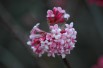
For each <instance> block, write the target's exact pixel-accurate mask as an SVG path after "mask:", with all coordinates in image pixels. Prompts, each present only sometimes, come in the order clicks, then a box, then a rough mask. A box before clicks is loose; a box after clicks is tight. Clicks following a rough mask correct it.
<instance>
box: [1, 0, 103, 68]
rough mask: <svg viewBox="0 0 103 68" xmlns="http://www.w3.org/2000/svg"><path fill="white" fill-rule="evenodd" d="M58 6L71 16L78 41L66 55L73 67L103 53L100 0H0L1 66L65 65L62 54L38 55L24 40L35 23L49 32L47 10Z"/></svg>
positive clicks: (85, 65)
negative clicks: (60, 55)
mask: <svg viewBox="0 0 103 68" xmlns="http://www.w3.org/2000/svg"><path fill="white" fill-rule="evenodd" d="M54 6H60V7H62V8H63V9H65V10H66V12H67V13H69V14H70V15H71V17H70V19H69V21H68V22H67V23H70V22H71V21H73V22H74V28H75V29H76V30H77V32H78V35H77V41H78V42H77V43H76V47H75V48H74V50H73V51H71V54H70V55H67V56H66V58H67V60H68V61H69V62H70V65H71V67H72V68H91V67H92V66H93V65H95V64H96V63H97V59H98V58H99V57H100V56H102V55H103V1H102V0H0V68H66V66H65V65H64V63H63V62H62V59H61V57H59V56H56V58H52V57H47V56H46V55H43V57H42V58H38V57H37V56H36V55H35V54H33V52H32V50H31V49H30V47H29V46H27V44H26V42H27V40H28V36H29V32H30V30H31V29H32V27H33V26H34V25H35V24H36V23H38V22H39V23H40V24H41V25H40V28H41V29H43V30H45V31H48V30H49V28H48V25H47V20H46V14H47V13H46V12H47V10H48V9H52V8H53V7H54Z"/></svg>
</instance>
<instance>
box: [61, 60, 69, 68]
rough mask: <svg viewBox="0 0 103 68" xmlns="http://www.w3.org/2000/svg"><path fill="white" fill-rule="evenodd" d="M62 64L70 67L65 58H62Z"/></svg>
mask: <svg viewBox="0 0 103 68" xmlns="http://www.w3.org/2000/svg"><path fill="white" fill-rule="evenodd" d="M62 60H63V62H64V64H65V65H66V66H67V68H71V66H70V63H69V62H68V61H67V59H66V58H64V59H62Z"/></svg>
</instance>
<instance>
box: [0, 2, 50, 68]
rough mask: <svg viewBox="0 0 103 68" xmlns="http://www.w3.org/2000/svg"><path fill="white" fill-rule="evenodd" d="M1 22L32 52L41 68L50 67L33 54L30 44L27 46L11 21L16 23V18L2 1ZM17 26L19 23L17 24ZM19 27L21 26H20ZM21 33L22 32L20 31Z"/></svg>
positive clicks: (0, 9) (0, 7)
mask: <svg viewBox="0 0 103 68" xmlns="http://www.w3.org/2000/svg"><path fill="white" fill-rule="evenodd" d="M0 21H1V22H0V24H1V25H2V26H3V27H5V29H7V30H8V31H9V32H10V33H11V35H12V36H13V37H14V38H15V39H16V40H17V41H18V42H20V43H21V45H23V46H24V47H25V48H26V49H27V50H28V51H29V53H31V55H32V56H33V57H34V58H35V59H36V62H37V64H38V66H39V67H41V68H48V67H49V66H48V65H47V64H43V65H42V64H40V62H43V63H45V61H44V60H43V59H41V60H39V59H38V58H37V57H36V56H34V55H33V52H32V51H31V49H30V48H29V46H27V45H26V44H25V41H24V40H23V39H21V38H20V36H19V35H18V34H17V33H16V30H15V29H14V28H13V26H15V25H12V24H11V23H12V22H13V24H14V22H15V21H14V19H13V18H12V16H11V14H10V13H9V12H7V10H6V9H5V8H4V7H3V5H2V4H1V3H0ZM16 26H17V25H16ZM18 27H19V26H18ZM20 33H22V32H21V31H20ZM25 36H26V34H25V35H24V37H25Z"/></svg>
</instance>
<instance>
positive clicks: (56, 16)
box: [47, 7, 70, 25]
mask: <svg viewBox="0 0 103 68" xmlns="http://www.w3.org/2000/svg"><path fill="white" fill-rule="evenodd" d="M69 17H70V15H69V14H67V13H66V12H65V10H63V9H62V8H61V7H54V8H53V10H48V11H47V20H48V22H49V23H50V24H51V25H52V24H58V23H64V22H66V21H67V20H68V18H69Z"/></svg>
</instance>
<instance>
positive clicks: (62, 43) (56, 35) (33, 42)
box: [27, 23, 77, 58]
mask: <svg viewBox="0 0 103 68" xmlns="http://www.w3.org/2000/svg"><path fill="white" fill-rule="evenodd" d="M71 25H72V26H71ZM65 26H66V27H65V29H63V30H62V29H60V28H59V27H58V25H57V24H55V25H53V26H50V33H47V32H45V33H44V34H40V35H39V34H36V29H38V30H37V32H41V31H42V30H40V29H39V28H38V27H37V25H36V26H34V27H35V28H33V29H32V31H31V35H34V37H33V38H30V40H29V41H28V42H27V44H28V45H30V46H31V48H32V49H33V52H34V53H35V54H38V55H39V56H42V54H44V53H47V54H48V56H52V57H55V55H61V56H62V58H65V56H66V54H70V50H72V49H73V48H74V47H75V42H76V40H75V39H76V34H77V32H76V31H75V29H74V28H73V23H71V24H70V25H69V24H65ZM31 35H30V36H31Z"/></svg>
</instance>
